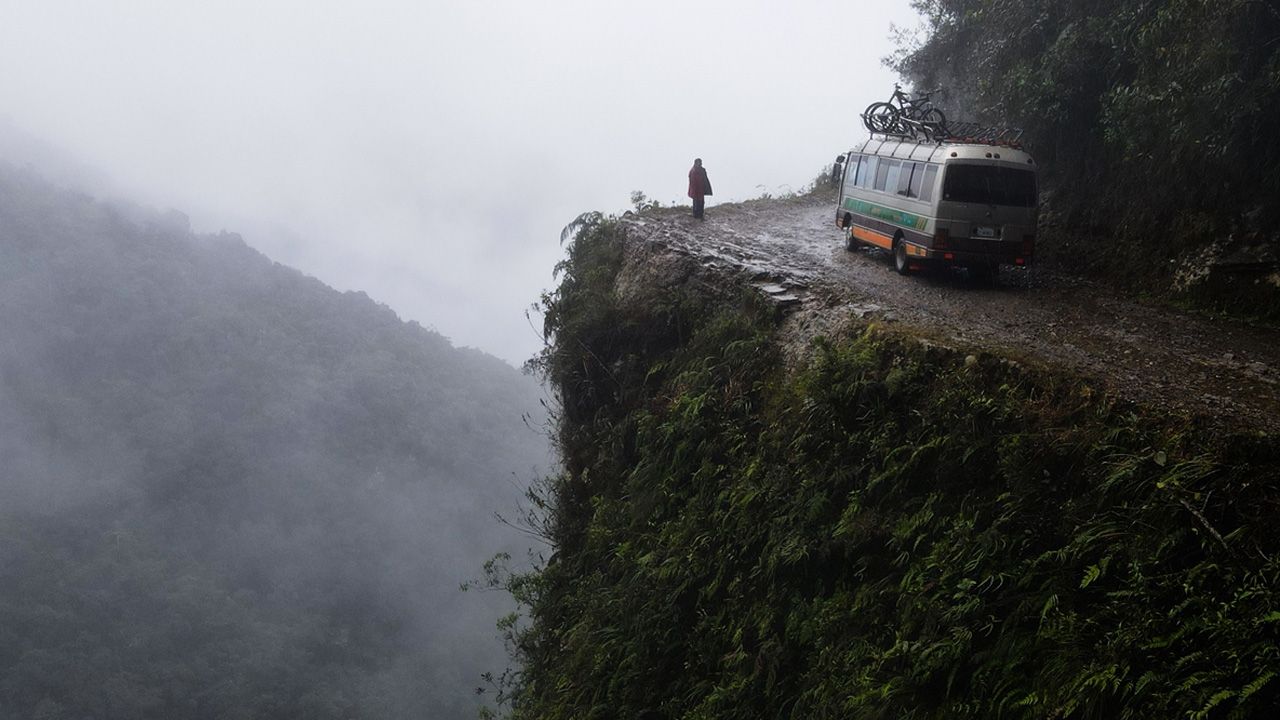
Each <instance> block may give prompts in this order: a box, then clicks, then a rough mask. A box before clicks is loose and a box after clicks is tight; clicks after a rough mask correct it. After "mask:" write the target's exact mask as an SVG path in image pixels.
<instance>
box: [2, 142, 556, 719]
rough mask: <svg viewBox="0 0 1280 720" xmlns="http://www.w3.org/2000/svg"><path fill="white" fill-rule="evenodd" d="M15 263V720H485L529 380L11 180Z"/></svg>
mask: <svg viewBox="0 0 1280 720" xmlns="http://www.w3.org/2000/svg"><path fill="white" fill-rule="evenodd" d="M0 257H3V262H0V337H2V338H3V341H2V342H0V717H6V718H9V717H14V718H17V717H22V718H42V719H49V720H52V719H54V718H68V719H70V720H81V719H82V718H90V717H92V718H99V719H109V718H157V719H159V718H164V719H166V720H168V719H171V718H210V719H213V718H218V719H222V718H249V717H299V718H301V717H305V718H338V719H342V720H346V719H347V718H355V717H379V718H394V717H422V716H423V715H424V714H427V713H430V715H431V716H432V717H438V718H469V717H474V716H475V712H476V700H475V699H474V698H473V696H472V695H473V690H474V688H475V686H476V685H477V684H479V682H480V680H479V678H480V673H481V672H482V671H483V670H484V669H486V668H488V667H490V666H492V664H493V663H494V662H496V661H497V660H496V659H497V658H498V657H500V656H501V654H502V650H501V646H500V644H498V643H497V642H496V638H494V635H495V634H494V633H493V630H492V625H493V618H495V617H497V616H499V615H500V614H501V613H502V612H504V611H505V610H506V609H507V608H506V607H505V605H506V603H505V602H504V601H502V600H501V599H500V598H498V597H497V596H496V595H490V596H481V597H477V596H475V595H466V596H463V595H462V594H461V593H460V591H459V589H458V584H459V583H460V582H461V581H464V580H467V579H469V578H471V577H473V576H474V574H475V573H476V571H477V568H478V567H479V566H480V564H481V563H482V562H483V561H484V559H485V558H487V557H488V556H490V555H491V554H492V553H493V552H495V551H497V550H499V549H503V548H507V549H510V548H512V547H513V546H514V545H515V544H516V539H515V537H513V534H511V533H506V532H505V531H504V529H503V528H501V527H500V526H498V525H497V524H496V523H495V522H494V520H493V517H492V514H493V512H494V511H497V510H502V509H503V508H505V507H506V506H508V505H510V504H513V503H512V502H510V501H509V500H508V498H509V497H510V496H511V495H513V494H515V487H516V486H517V485H518V484H523V481H524V480H525V479H526V478H527V475H528V474H530V473H532V472H533V471H534V467H535V466H537V465H540V464H544V463H545V462H546V458H547V455H548V453H547V448H546V447H545V445H546V442H545V438H544V437H543V436H542V433H541V432H539V431H538V430H537V429H534V428H531V427H529V426H527V425H526V424H525V423H524V422H522V415H523V414H526V413H531V412H535V411H536V410H537V409H538V407H539V405H538V402H539V399H540V397H541V392H540V390H539V389H538V388H537V386H536V384H535V383H534V382H533V381H532V380H531V379H529V378H527V377H523V376H521V375H520V374H519V373H518V372H517V371H516V370H514V369H513V368H511V367H509V366H507V365H506V364H504V363H502V362H501V361H499V360H497V359H496V358H492V357H489V356H487V355H484V354H482V353H479V352H477V351H468V350H457V349H454V348H452V347H451V346H450V345H449V343H448V341H447V340H446V339H445V338H443V337H441V336H439V335H438V334H436V333H433V332H429V331H426V330H424V329H422V328H420V327H417V326H416V325H414V324H406V323H404V322H402V321H400V320H399V319H398V318H397V317H396V316H395V314H394V313H392V312H391V311H390V310H389V309H387V308H386V307H383V306H380V305H377V304H376V303H374V302H373V301H371V300H370V299H369V298H367V297H365V296H364V295H363V294H361V293H347V294H343V293H339V292H336V291H334V290H332V289H330V288H328V287H326V286H324V285H323V284H321V283H320V282H319V281H317V280H314V279H311V278H307V277H304V276H303V275H302V274H301V273H298V272H297V271H294V270H291V269H289V268H285V267H282V266H280V265H277V264H274V263H272V262H270V261H269V260H267V259H266V258H265V257H263V256H262V255H260V254H258V253H257V252H255V251H254V250H252V249H250V248H249V247H248V246H247V245H245V244H244V242H243V241H241V240H240V238H238V237H237V236H234V235H229V234H221V235H216V236H200V235H193V234H192V233H191V232H190V231H189V229H188V228H187V225H186V222H185V219H184V218H182V217H181V216H178V215H176V214H170V215H167V216H163V215H157V214H154V213H150V212H146V211H143V210H140V209H137V208H130V207H123V206H113V205H108V204H105V203H101V202H97V201H94V200H92V199H90V198H88V197H84V196H82V195H78V194H75V193H71V192H67V191H63V190H59V189H57V188H54V187H51V186H49V185H47V184H46V183H44V182H43V181H41V180H40V179H39V178H37V177H35V176H34V175H32V174H31V173H27V172H17V171H12V170H8V169H6V168H4V167H0ZM537 422H538V421H537V420H536V419H535V420H534V423H535V424H536V423H537ZM487 641H492V642H487Z"/></svg>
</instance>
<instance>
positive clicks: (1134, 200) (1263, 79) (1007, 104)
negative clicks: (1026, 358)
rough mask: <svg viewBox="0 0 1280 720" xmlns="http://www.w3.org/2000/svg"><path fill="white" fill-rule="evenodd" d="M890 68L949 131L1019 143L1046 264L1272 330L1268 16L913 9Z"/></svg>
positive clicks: (1279, 36)
mask: <svg viewBox="0 0 1280 720" xmlns="http://www.w3.org/2000/svg"><path fill="white" fill-rule="evenodd" d="M914 6H915V7H916V9H917V10H919V11H920V12H921V14H922V15H923V16H924V18H925V32H924V33H923V34H922V35H921V36H919V37H912V36H910V35H904V36H903V38H902V40H901V43H900V50H899V53H898V54H897V55H896V56H895V57H894V58H891V59H890V65H891V66H892V67H893V68H894V69H896V70H897V71H898V72H900V73H901V74H902V75H903V76H904V77H908V78H910V79H911V80H912V81H913V82H914V84H915V86H916V87H919V88H924V89H931V88H935V87H941V88H943V89H944V93H943V94H942V95H941V96H940V98H941V102H942V104H943V105H944V106H945V108H946V110H947V114H948V117H951V118H957V119H972V120H978V121H987V122H993V123H1001V124H1011V125H1017V126H1020V127H1022V128H1023V129H1024V130H1025V132H1026V135H1025V140H1026V143H1027V145H1028V146H1029V147H1030V148H1031V149H1032V151H1033V152H1034V153H1035V155H1036V157H1037V160H1038V161H1039V162H1040V165H1041V168H1042V171H1043V182H1044V190H1045V192H1044V193H1043V200H1044V206H1045V207H1044V209H1045V212H1044V214H1043V218H1042V220H1043V222H1042V234H1041V242H1040V251H1041V258H1042V260H1045V261H1047V262H1048V263H1051V264H1054V265H1058V266H1063V267H1066V268H1069V269H1071V270H1073V271H1077V272H1086V273H1088V274H1091V275H1095V276H1102V277H1109V278H1111V279H1113V280H1117V281H1122V282H1124V283H1125V284H1127V285H1137V286H1138V287H1139V288H1141V289H1143V290H1146V291H1151V292H1155V293H1158V294H1162V295H1168V294H1170V293H1174V294H1179V295H1180V296H1181V297H1182V298H1183V299H1184V300H1188V301H1191V302H1192V304H1193V305H1194V306H1197V307H1200V308H1206V309H1216V310H1227V311H1230V312H1232V313H1233V314H1239V315H1245V316H1250V317H1254V318H1258V319H1271V320H1276V319H1280V274H1277V273H1280V266H1278V265H1277V261H1280V240H1278V237H1280V232H1278V231H1280V204H1277V203H1276V200H1275V199H1276V198H1277V197H1280V172H1277V167H1278V166H1280V9H1277V6H1276V5H1275V4H1274V3H1269V2H1258V1H1257V0H1218V1H1217V2H1203V1H1202V0H1166V1H1160V2H1152V1H1151V0H1079V1H1075V2H1060V1H1059V0H1029V1H1028V2H1009V1H1007V0H917V1H916V2H915V3H914Z"/></svg>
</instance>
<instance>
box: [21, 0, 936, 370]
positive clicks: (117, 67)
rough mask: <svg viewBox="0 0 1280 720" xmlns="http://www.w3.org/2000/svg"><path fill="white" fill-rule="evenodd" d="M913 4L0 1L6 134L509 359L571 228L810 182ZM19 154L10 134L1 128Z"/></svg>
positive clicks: (847, 140) (839, 147)
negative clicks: (637, 206)
mask: <svg viewBox="0 0 1280 720" xmlns="http://www.w3.org/2000/svg"><path fill="white" fill-rule="evenodd" d="M891 25H897V26H898V27H904V28H914V27H917V26H918V19H917V17H916V15H915V13H914V12H913V11H912V10H911V9H910V7H909V3H908V0H885V1H884V2H872V1H869V0H844V1H842V2H840V1H827V0H790V1H788V2H783V1H782V0H774V1H771V2H764V1H759V0H737V1H735V2H720V1H708V2H689V1H687V0H686V1H685V2H673V1H667V0H654V1H652V2H636V1H634V0H633V1H631V2H620V1H615V0H542V1H541V2H529V1H527V0H525V1H519V2H517V1H515V0H466V1H463V0H457V1H450V2H444V1H441V0H363V1H361V2H354V1H352V2H331V1H329V0H218V1H217V2H209V1H208V0H201V1H199V2H196V1H191V0H96V1H90V0H82V1H75V0H0V130H2V129H3V128H4V127H5V126H8V127H9V128H11V129H12V130H14V131H15V132H16V133H21V134H25V135H27V136H34V137H36V138H39V139H40V140H41V141H42V142H44V143H47V144H48V145H49V146H52V147H54V148H57V151H58V153H60V154H61V155H62V156H63V157H64V158H70V159H71V160H72V161H74V163H77V164H79V166H81V167H83V168H87V169H89V170H91V172H86V173H85V174H86V176H92V177H94V178H95V180H94V183H95V184H94V185H93V187H92V188H91V189H94V190H96V191H97V192H99V193H102V194H111V195H115V196H118V197H123V198H128V199H130V200H133V201H136V202H140V203H143V204H147V205H151V206H154V207H156V208H158V209H162V210H163V209H169V208H173V209H177V210H180V211H181V212H184V213H186V214H187V215H188V216H189V217H190V219H191V223H192V226H193V228H194V229H195V230H196V231H199V232H217V231H220V230H227V231H232V232H238V233H240V234H241V235H242V236H243V237H244V239H245V241H246V242H248V243H249V244H250V245H251V246H253V247H255V248H257V249H258V250H260V251H262V252H263V253H265V254H266V255H268V256H269V257H271V258H272V259H274V260H276V261H278V262H281V263H283V264H285V265H290V266H293V267H295V268H298V269H299V270H302V271H303V272H305V273H307V274H309V275H314V276H315V277H317V278H319V279H320V280H322V281H324V282H326V283H328V284H329V285H332V286H333V287H336V288H338V289H340V290H360V291H364V292H366V293H367V294H368V295H369V296H370V297H372V298H373V299H375V300H377V301H379V302H382V303H385V304H387V305H388V306H390V307H391V308H392V309H393V310H395V311H396V312H397V313H398V314H399V315H400V316H401V317H402V318H404V319H406V320H414V321H417V322H419V323H420V324H422V325H424V326H426V327H430V328H433V329H435V330H437V331H439V332H441V333H442V334H444V335H445V336H447V337H449V338H450V339H451V341H452V342H453V343H454V344H455V345H458V346H468V347H477V348H480V349H481V350H484V351H486V352H489V353H492V354H494V355H497V356H498V357H501V358H503V359H504V360H507V361H508V362H511V363H513V364H517V365H518V364H520V363H521V362H523V361H524V360H526V359H528V358H529V357H531V356H532V355H534V354H535V353H536V352H537V350H538V349H539V348H540V347H541V344H542V340H541V338H540V336H539V334H538V328H539V327H540V321H539V319H538V318H537V316H536V315H535V316H533V317H532V319H530V318H527V317H526V310H527V309H528V308H529V307H530V305H531V304H533V303H534V302H535V301H536V300H537V299H538V297H539V294H540V293H541V292H542V291H544V290H546V289H550V288H552V287H553V286H554V279H553V277H552V269H553V267H554V265H555V263H556V262H557V261H558V260H560V259H561V258H562V257H563V256H564V248H563V247H562V246H561V244H560V231H561V229H562V228H563V227H564V226H565V225H567V224H568V223H569V222H570V221H572V220H573V219H574V218H575V217H577V216H578V215H579V214H580V213H582V212H585V211H590V210H599V211H603V212H606V213H617V212H621V211H623V210H625V209H627V208H628V207H629V206H630V195H631V193H632V192H633V191H641V192H644V193H645V194H646V195H647V196H648V197H650V198H652V199H655V200H658V201H660V202H662V203H663V204H664V205H665V204H670V203H673V202H680V203H687V202H688V201H687V198H685V197H684V191H685V186H686V183H687V179H686V178H687V172H688V169H689V166H690V165H691V164H692V161H693V158H695V157H701V158H703V161H704V164H705V166H706V168H707V170H708V174H709V176H710V179H711V181H712V184H713V186H714V188H715V190H716V195H715V196H714V197H713V198H710V199H709V202H708V208H709V210H708V212H709V213H713V212H714V205H715V204H716V203H717V202H728V201H735V200H746V199H750V198H754V197H759V196H760V195H761V194H764V193H768V194H772V195H778V194H782V193H786V192H789V191H799V190H802V189H803V188H804V187H805V186H806V185H807V184H809V183H810V182H811V181H812V180H813V179H814V178H815V177H816V176H817V175H818V174H819V172H820V171H821V169H822V168H823V166H824V165H826V164H828V163H830V162H831V161H832V160H833V159H834V158H835V156H836V155H837V154H839V153H840V152H842V151H843V150H844V149H846V148H847V147H849V146H850V145H852V144H853V142H854V141H855V140H857V139H858V137H859V136H860V135H862V134H863V132H864V131H862V130H861V122H860V120H859V119H858V117H857V116H858V113H859V112H861V110H862V109H863V108H865V107H866V106H867V105H868V104H870V103H871V102H873V101H875V100H881V99H886V98H887V96H888V95H889V94H890V93H891V91H892V87H893V82H894V81H895V80H896V78H895V76H894V75H893V73H892V72H891V71H889V70H888V69H887V68H885V67H884V66H883V64H882V62H881V60H882V58H884V57H885V56H887V55H889V54H890V53H891V52H892V51H893V42H892V40H891V35H890V33H891ZM6 149H7V150H8V151H10V153H11V154H16V155H18V156H20V155H21V154H22V152H21V148H17V149H16V150H15V147H14V146H13V145H12V144H10V145H9V146H7V148H6V147H5V146H3V145H0V160H4V159H8V160H10V161H15V162H21V161H22V160H24V158H22V157H10V158H5V157H4V155H3V154H2V153H3V152H4V151H5V150H6Z"/></svg>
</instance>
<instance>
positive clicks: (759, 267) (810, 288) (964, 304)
mask: <svg viewBox="0 0 1280 720" xmlns="http://www.w3.org/2000/svg"><path fill="white" fill-rule="evenodd" d="M834 218H835V215H834V204H833V202H832V201H831V200H830V199H825V198H816V197H802V198H798V199H788V200H753V201H749V202H744V203H737V204H729V205H719V206H715V207H712V208H709V209H708V210H707V217H706V220H705V221H704V222H699V221H697V220H695V219H693V218H692V217H690V216H689V214H688V212H687V210H680V209H662V210H651V211H646V212H645V213H642V214H639V215H628V217H626V218H625V219H624V222H626V223H627V225H628V233H629V235H630V236H631V237H632V238H633V239H636V240H639V241H641V242H643V243H645V244H646V245H648V246H650V247H651V248H652V249H655V250H662V251H666V252H671V253H676V254H679V255H686V256H690V257H692V258H694V259H696V260H697V262H698V263H699V264H701V266H702V267H704V268H705V269H706V270H708V271H710V272H711V273H712V274H723V275H724V276H725V277H735V278H746V279H747V280H748V281H750V282H753V283H754V284H755V285H756V286H757V287H760V288H761V289H762V291H764V292H766V293H769V294H770V295H771V296H772V297H774V298H775V299H777V300H778V301H779V302H780V303H783V304H785V305H787V306H789V308H790V309H791V315H790V316H789V319H788V322H787V325H788V329H789V330H790V331H791V332H792V333H793V335H794V337H795V338H797V339H798V340H800V341H804V340H806V339H807V338H808V337H809V336H812V335H814V334H818V333H823V332H828V331H829V330H830V329H831V328H833V327H837V326H840V325H843V324H846V323H848V322H851V321H855V320H858V319H863V320H874V321H876V322H878V323H882V324H885V325H889V326H899V327H902V328H903V329H907V330H910V331H912V332H915V333H919V334H923V335H925V336H927V337H929V338H930V339H932V340H934V341H937V342H942V343H946V344H949V345H952V346H955V347H958V348H962V349H966V350H967V351H969V352H975V353H978V352H991V353H997V354H1000V355H1003V356H1006V357H1009V358H1012V359H1014V360H1018V361H1023V362H1032V363H1043V364H1045V365H1048V366H1052V367H1059V368H1066V369H1070V370H1072V371H1074V372H1077V373H1079V374H1081V375H1083V376H1085V377H1088V378H1093V379H1094V380H1095V381H1096V382H1098V383H1099V384H1100V385H1101V386H1102V387H1105V388H1106V389H1107V390H1109V391H1110V392H1113V393H1115V394H1116V395H1118V396H1120V397H1123V398H1124V399H1126V400H1131V401H1133V402H1135V403H1137V404H1138V405H1140V406H1142V407H1147V408H1152V409H1158V410H1161V411H1165V412H1174V413H1178V414H1186V415H1192V416H1198V417H1203V418H1205V419H1208V420H1211V421H1212V422H1213V423H1214V424H1215V425H1220V426H1223V427H1229V428H1232V429H1237V430H1261V431H1266V432H1271V433H1275V432H1280V331H1277V330H1274V329H1268V328H1258V327H1252V326H1248V325H1244V324H1241V323H1237V322H1234V321H1228V320H1214V319H1209V318H1204V317H1200V316H1196V315H1189V314H1186V313H1182V312H1178V311H1176V310H1173V309H1170V308H1167V307H1163V306H1158V305H1154V304H1149V303H1143V302H1140V301H1138V300H1136V299H1134V298H1131V297H1125V296H1124V295H1122V294H1120V293H1118V292H1116V291H1115V290H1112V289H1108V288H1104V287H1101V286H1098V285H1095V284H1092V283H1089V282H1087V281H1084V280H1081V279H1079V278H1073V277H1068V276H1062V275H1057V274H1053V273H1049V272H1046V271H1043V270H1041V269H1037V268H1035V267H1032V268H1028V269H1024V268H1005V271H1004V272H1003V273H1002V274H1001V276H1000V278H999V279H998V281H996V282H995V283H983V282H976V281H974V280H971V279H970V278H969V277H968V276H967V274H966V273H965V272H964V271H962V270H952V271H934V272H921V273H916V274H913V275H911V276H909V277H902V276H899V275H897V274H896V273H895V272H894V271H893V268H892V265H891V263H890V261H889V257H888V253H886V252H884V251H882V250H878V249H873V248H866V249H859V250H855V251H852V252H850V251H847V250H845V248H844V242H843V235H842V234H841V232H840V231H839V230H838V229H837V228H836V227H835V225H834Z"/></svg>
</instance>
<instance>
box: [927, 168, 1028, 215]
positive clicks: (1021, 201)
mask: <svg viewBox="0 0 1280 720" xmlns="http://www.w3.org/2000/svg"><path fill="white" fill-rule="evenodd" d="M942 199H943V200H950V201H952V202H966V203H981V204H983V205H1012V206H1014V207H1035V204H1036V175H1035V173H1034V172H1032V171H1030V170H1022V169H1019V168H1011V167H1004V166H1001V165H964V164H960V163H956V164H953V165H948V166H947V177H946V179H945V180H944V181H943V183H942Z"/></svg>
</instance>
